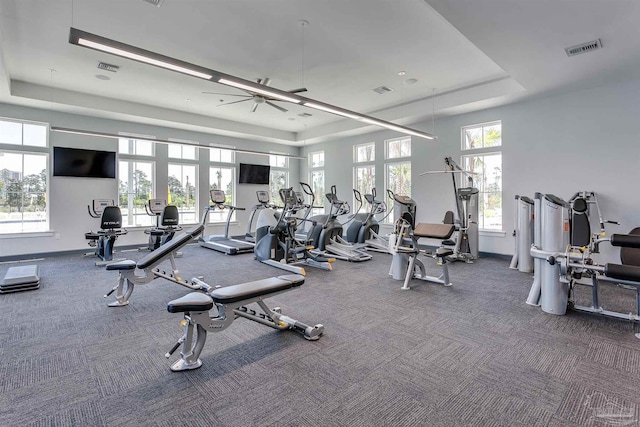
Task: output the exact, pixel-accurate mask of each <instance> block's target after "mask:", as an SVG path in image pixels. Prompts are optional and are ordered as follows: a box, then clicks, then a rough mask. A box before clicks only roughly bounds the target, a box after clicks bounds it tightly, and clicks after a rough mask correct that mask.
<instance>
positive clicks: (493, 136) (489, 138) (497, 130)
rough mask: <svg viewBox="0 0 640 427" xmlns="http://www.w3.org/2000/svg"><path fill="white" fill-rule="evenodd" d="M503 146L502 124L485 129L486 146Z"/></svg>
mask: <svg viewBox="0 0 640 427" xmlns="http://www.w3.org/2000/svg"><path fill="white" fill-rule="evenodd" d="M500 145H502V124H495V125H492V126H485V127H484V146H485V147H497V146H500Z"/></svg>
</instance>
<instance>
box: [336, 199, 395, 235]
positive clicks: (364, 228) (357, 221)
mask: <svg viewBox="0 0 640 427" xmlns="http://www.w3.org/2000/svg"><path fill="white" fill-rule="evenodd" d="M353 196H354V198H355V199H356V201H357V202H359V203H360V204H361V205H362V194H361V193H360V192H359V191H358V190H356V189H355V188H354V189H353ZM364 198H365V200H366V201H367V203H369V206H371V209H370V210H369V212H367V213H364V214H356V215H355V216H354V218H353V219H352V222H351V224H350V225H349V228H347V235H346V236H345V237H346V240H347V242H349V243H366V241H367V240H369V239H371V237H372V236H373V235H377V234H378V233H379V231H380V224H379V223H378V220H377V219H376V215H378V214H382V213H385V212H386V211H387V206H386V204H385V203H384V202H383V201H380V200H376V189H375V187H374V188H372V189H371V194H365V195H364Z"/></svg>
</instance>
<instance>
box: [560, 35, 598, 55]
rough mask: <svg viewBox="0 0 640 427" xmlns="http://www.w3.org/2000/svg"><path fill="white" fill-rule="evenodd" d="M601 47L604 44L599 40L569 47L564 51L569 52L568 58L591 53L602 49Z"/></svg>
mask: <svg viewBox="0 0 640 427" xmlns="http://www.w3.org/2000/svg"><path fill="white" fill-rule="evenodd" d="M601 47H602V43H600V39H598V40H594V41H591V42H587V43H582V44H579V45H576V46H571V47H567V48H565V50H564V51H565V52H567V56H575V55H580V54H581V53H587V52H591V51H592V50H596V49H600V48H601Z"/></svg>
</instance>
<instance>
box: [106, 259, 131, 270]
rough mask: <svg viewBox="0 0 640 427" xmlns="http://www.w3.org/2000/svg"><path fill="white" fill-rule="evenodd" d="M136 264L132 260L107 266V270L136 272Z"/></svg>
mask: <svg viewBox="0 0 640 427" xmlns="http://www.w3.org/2000/svg"><path fill="white" fill-rule="evenodd" d="M135 269H136V262H135V261H133V260H130V259H126V260H124V261H118V262H113V263H111V264H107V270H135Z"/></svg>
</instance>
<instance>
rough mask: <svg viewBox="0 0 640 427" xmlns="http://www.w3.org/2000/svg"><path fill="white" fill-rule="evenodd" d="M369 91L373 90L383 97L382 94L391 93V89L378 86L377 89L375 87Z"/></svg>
mask: <svg viewBox="0 0 640 427" xmlns="http://www.w3.org/2000/svg"><path fill="white" fill-rule="evenodd" d="M371 90H373V91H374V92H375V93H378V94H380V95H383V94H385V93H387V92H393V89H391V88H390V87H388V86H379V87H377V88H375V89H371Z"/></svg>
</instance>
